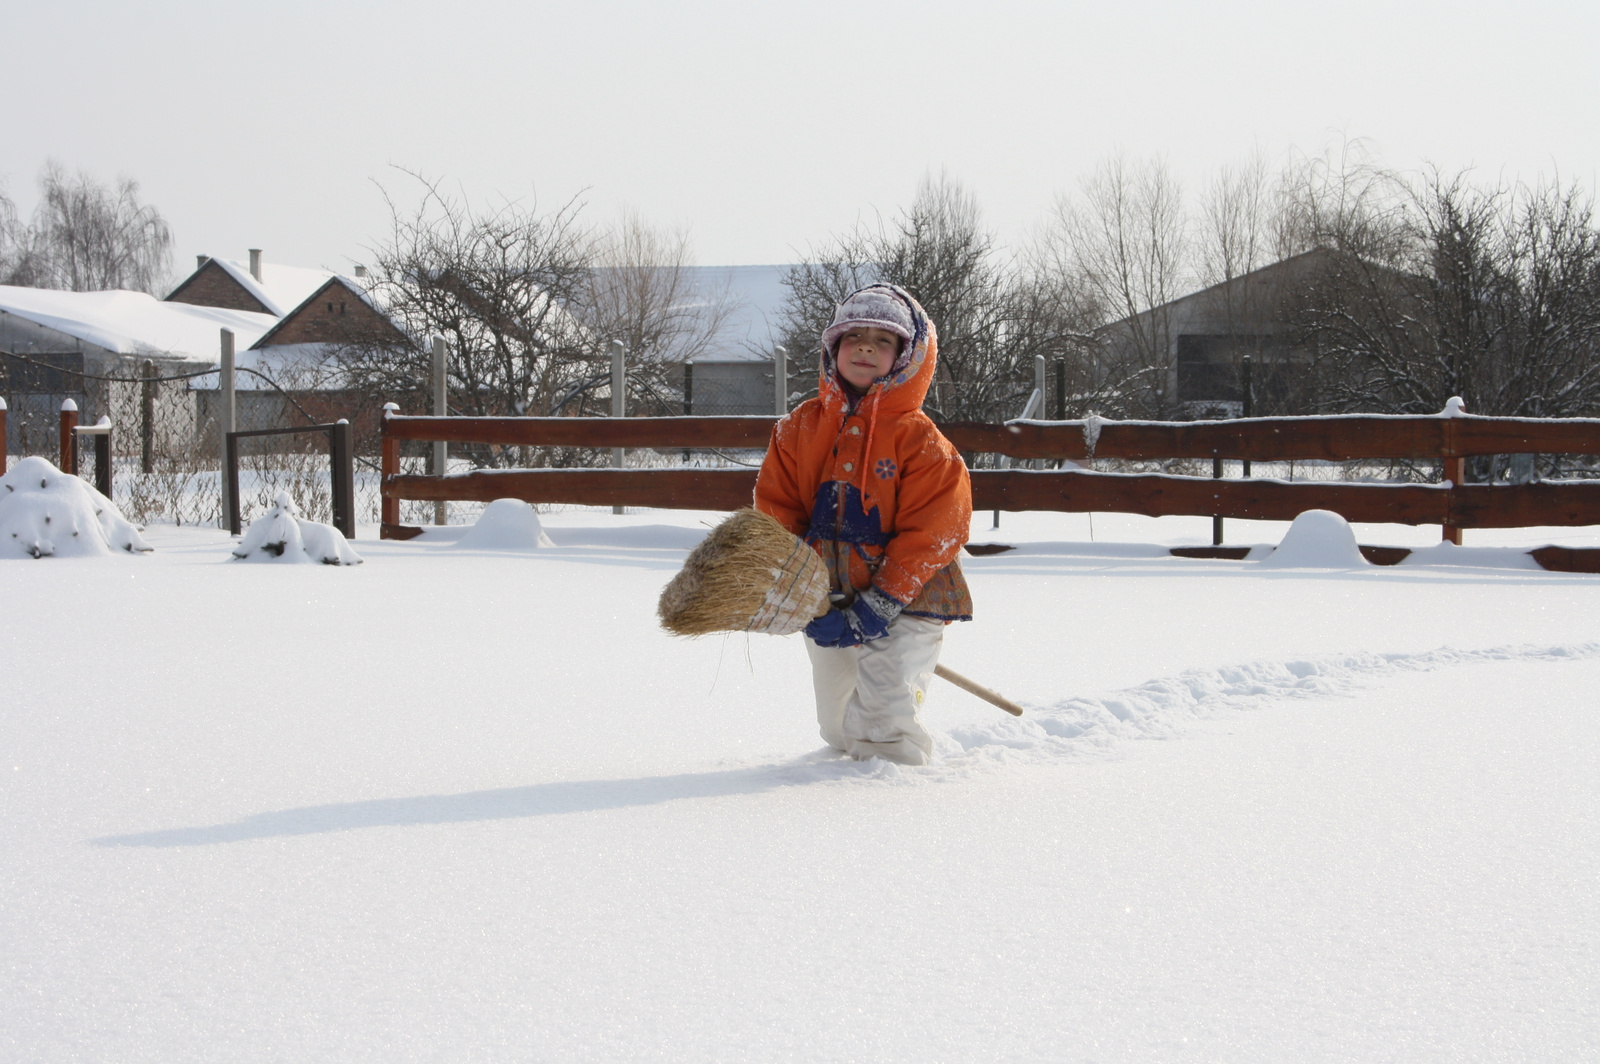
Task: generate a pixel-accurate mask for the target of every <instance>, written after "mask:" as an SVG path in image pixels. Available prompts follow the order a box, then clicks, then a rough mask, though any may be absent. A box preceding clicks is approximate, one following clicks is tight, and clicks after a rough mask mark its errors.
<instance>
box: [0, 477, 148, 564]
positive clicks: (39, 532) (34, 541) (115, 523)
mask: <svg viewBox="0 0 1600 1064" xmlns="http://www.w3.org/2000/svg"><path fill="white" fill-rule="evenodd" d="M0 489H3V490H0V558H47V557H57V558H88V557H94V556H96V555H105V554H113V553H116V552H119V551H125V552H128V553H137V552H140V551H147V550H150V544H148V543H146V542H145V541H144V540H143V539H142V538H141V537H140V536H139V530H138V529H136V528H134V527H133V525H131V524H129V523H128V519H127V518H125V517H123V516H122V512H121V511H119V510H118V509H117V508H116V506H115V505H113V504H112V502H111V500H110V499H108V498H106V497H105V496H104V495H101V494H100V493H99V492H98V491H96V490H95V489H94V488H93V487H92V486H90V484H89V483H88V481H85V480H83V479H82V478H80V477H75V476H72V475H71V474H69V473H63V472H61V470H59V469H57V468H56V467H55V466H53V465H51V464H50V462H49V461H48V460H46V459H44V458H39V457H37V456H30V457H28V458H24V459H23V460H22V461H20V462H18V463H17V464H16V465H15V466H13V467H12V469H11V472H9V473H7V474H6V475H5V476H3V477H0Z"/></svg>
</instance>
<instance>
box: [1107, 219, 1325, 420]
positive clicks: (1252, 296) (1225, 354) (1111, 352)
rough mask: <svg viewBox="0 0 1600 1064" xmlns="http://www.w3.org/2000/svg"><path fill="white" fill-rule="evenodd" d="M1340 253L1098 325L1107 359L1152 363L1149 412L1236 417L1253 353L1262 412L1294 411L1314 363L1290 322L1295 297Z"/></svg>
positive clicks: (1146, 381) (1309, 256)
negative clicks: (1299, 390)
mask: <svg viewBox="0 0 1600 1064" xmlns="http://www.w3.org/2000/svg"><path fill="white" fill-rule="evenodd" d="M1336 254H1338V253H1337V252H1332V251H1327V250H1322V249H1317V250H1313V251H1307V252H1304V253H1302V254H1299V255H1294V256H1291V257H1290V258H1287V259H1283V260H1282V261H1280V262H1274V263H1272V264H1270V265H1267V266H1263V267H1261V268H1260V269H1257V270H1253V271H1251V272H1250V273H1246V274H1242V275H1240V276H1239V277H1235V278H1233V279H1232V280H1229V281H1224V282H1222V283H1221V284H1215V285H1212V286H1211V287H1209V288H1204V289H1201V290H1200V291H1198V292H1193V293H1191V294H1189V295H1186V296H1183V297H1181V298H1179V299H1175V300H1172V301H1171V302H1169V303H1164V304H1162V305H1161V306H1159V307H1154V308H1152V309H1150V310H1147V311H1145V312H1144V313H1142V314H1136V315H1134V316H1133V317H1131V318H1124V319H1122V320H1121V321H1117V322H1113V323H1111V324H1110V325H1107V326H1105V327H1104V328H1102V329H1101V330H1100V331H1099V337H1100V340H1101V343H1102V351H1101V353H1102V355H1103V356H1104V358H1105V360H1106V364H1107V365H1112V364H1119V363H1120V364H1121V365H1122V366H1125V367H1126V366H1148V367H1150V370H1151V371H1152V372H1153V375H1152V374H1147V375H1146V376H1145V378H1143V381H1142V384H1141V387H1143V388H1144V389H1146V394H1145V396H1144V397H1143V405H1144V406H1145V407H1146V408H1147V409H1149V411H1150V412H1151V413H1155V414H1160V415H1165V416H1172V415H1177V416H1183V417H1237V416H1238V415H1239V412H1240V409H1241V407H1242V405H1243V391H1242V386H1241V372H1240V371H1241V366H1242V364H1243V360H1244V357H1245V356H1247V355H1248V356H1249V357H1250V360H1251V368H1252V378H1253V380H1252V384H1253V387H1252V393H1253V395H1254V396H1255V400H1256V412H1257V413H1267V412H1271V413H1296V412H1299V411H1298V410H1297V409H1296V405H1297V389H1296V385H1297V383H1299V382H1300V381H1301V380H1302V379H1303V378H1304V375H1305V371H1306V369H1307V368H1308V367H1309V365H1310V363H1311V353H1310V352H1309V351H1308V350H1305V349H1304V348H1303V347H1300V346H1298V345H1297V343H1296V339H1295V337H1294V335H1293V333H1292V328H1291V324H1290V321H1289V309H1290V305H1291V304H1290V301H1291V300H1292V299H1293V298H1294V296H1295V293H1296V292H1297V291H1299V289H1300V286H1301V285H1303V284H1305V283H1306V282H1309V281H1310V280H1312V279H1313V278H1314V277H1315V276H1316V275H1317V273H1318V271H1320V270H1322V269H1324V268H1325V267H1326V266H1327V265H1328V260H1329V257H1330V256H1333V255H1336Z"/></svg>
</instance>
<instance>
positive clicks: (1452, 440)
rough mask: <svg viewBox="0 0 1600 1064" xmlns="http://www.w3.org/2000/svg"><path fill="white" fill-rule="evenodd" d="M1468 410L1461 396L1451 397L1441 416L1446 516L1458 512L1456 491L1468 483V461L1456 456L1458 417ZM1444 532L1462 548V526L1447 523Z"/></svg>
mask: <svg viewBox="0 0 1600 1064" xmlns="http://www.w3.org/2000/svg"><path fill="white" fill-rule="evenodd" d="M1466 409H1467V406H1466V404H1465V403H1463V402H1462V401H1461V397H1460V396H1451V397H1450V400H1449V401H1448V402H1446V403H1445V404H1444V411H1443V413H1441V414H1440V416H1441V417H1443V418H1444V419H1445V423H1444V434H1443V435H1444V449H1445V454H1444V455H1443V456H1442V457H1441V461H1440V463H1439V464H1440V473H1441V474H1442V479H1444V480H1445V481H1446V482H1448V484H1449V489H1448V491H1449V496H1448V498H1447V501H1446V502H1445V513H1446V514H1454V513H1455V512H1456V507H1455V500H1456V498H1458V496H1457V494H1456V489H1458V488H1461V487H1464V486H1465V485H1466V483H1467V460H1466V458H1464V457H1460V456H1457V455H1456V426H1455V418H1456V416H1457V415H1459V414H1462V413H1465V412H1466ZM1443 531H1444V539H1445V540H1446V541H1448V542H1450V543H1454V544H1455V545H1456V546H1458V547H1459V546H1461V526H1460V525H1452V524H1449V523H1448V522H1447V523H1446V524H1445V526H1444V530H1443Z"/></svg>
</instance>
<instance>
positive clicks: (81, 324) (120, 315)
mask: <svg viewBox="0 0 1600 1064" xmlns="http://www.w3.org/2000/svg"><path fill="white" fill-rule="evenodd" d="M276 321H277V319H276V318H275V317H274V316H272V315H270V314H261V313H256V312H252V311H245V310H232V309H227V308H221V307H200V306H191V305H187V304H183V303H168V302H165V301H162V300H158V299H155V298H154V297H152V296H149V295H146V294H145V293H143V292H126V291H113V292H63V291H58V290H55V289H47V288H16V287H7V286H0V374H3V379H0V393H3V394H4V395H5V396H6V400H7V404H8V406H9V407H10V411H9V416H8V418H7V435H8V437H9V438H8V440H7V444H8V448H9V449H10V450H12V451H13V452H14V453H17V454H24V453H29V452H30V451H33V450H37V449H39V448H40V447H41V446H42V444H43V443H49V444H50V449H51V450H53V449H54V444H53V442H51V441H53V439H54V436H53V434H54V433H55V432H56V427H55V426H56V424H57V420H58V414H59V411H60V409H61V404H62V402H63V401H64V400H67V399H71V400H73V401H74V402H75V403H77V404H78V408H79V413H80V416H81V418H82V420H84V421H85V422H90V421H94V420H97V419H98V418H100V417H101V416H102V415H104V416H109V417H110V418H111V420H112V422H113V424H120V425H125V426H128V425H135V424H137V423H138V419H139V417H140V410H141V406H140V404H141V403H142V398H143V397H142V385H138V384H111V383H109V382H106V381H103V380H99V379H98V378H105V377H122V378H132V377H142V376H144V375H145V373H146V369H147V364H148V368H149V369H150V370H152V371H153V372H154V374H155V375H156V376H161V377H170V376H175V375H178V374H182V373H184V372H187V371H192V370H195V369H199V368H203V367H204V366H205V365H206V364H211V365H215V364H216V362H217V359H218V351H219V349H220V347H221V335H222V330H223V329H231V330H232V331H233V333H234V337H235V345H236V347H239V348H243V347H246V346H248V345H250V344H252V343H255V342H256V341H257V340H258V339H260V338H261V337H262V336H263V335H265V334H266V332H267V330H268V329H270V328H271V327H272V326H273V325H274V324H276ZM157 393H158V394H157V396H156V397H155V399H154V401H155V402H156V403H158V404H159V405H160V407H161V410H160V413H161V415H162V420H163V423H165V424H168V425H170V426H174V428H173V431H188V432H192V431H193V425H194V418H193V415H192V413H189V412H188V409H187V408H188V407H189V406H190V404H186V402H185V398H184V397H186V396H187V394H188V391H187V389H185V388H181V387H173V386H171V385H164V386H159V387H158V388H157ZM169 408H170V409H169ZM180 408H183V409H180ZM184 426H186V427H184Z"/></svg>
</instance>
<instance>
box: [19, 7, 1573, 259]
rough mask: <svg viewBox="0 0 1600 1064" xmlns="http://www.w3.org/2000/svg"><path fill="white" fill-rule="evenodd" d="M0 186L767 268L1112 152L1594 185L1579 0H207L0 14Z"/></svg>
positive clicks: (351, 236)
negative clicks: (103, 192)
mask: <svg viewBox="0 0 1600 1064" xmlns="http://www.w3.org/2000/svg"><path fill="white" fill-rule="evenodd" d="M0 40H3V41H4V42H5V67H4V71H5V86H6V88H5V94H6V98H7V99H6V103H5V105H4V109H3V113H4V115H5V119H4V122H3V124H0V130H3V136H0V180H4V181H5V183H6V186H7V189H8V193H9V195H10V196H11V198H12V199H13V200H14V201H16V203H17V205H18V207H19V209H20V210H22V211H23V212H24V213H26V212H28V211H30V210H31V209H32V206H33V202H34V199H35V192H34V184H35V179H36V176H37V174H38V171H39V168H40V166H41V164H42V163H43V162H44V161H45V159H47V158H55V159H58V160H60V161H61V162H62V163H63V164H65V165H66V166H67V167H69V168H71V169H78V168H82V169H85V170H87V171H89V172H90V173H92V174H95V175H97V176H99V177H101V178H104V179H110V178H112V177H114V176H116V175H118V174H125V175H127V176H130V177H133V178H135V179H136V180H138V181H139V182H140V184H141V186H142V191H143V196H144V198H145V199H146V201H147V202H150V203H153V204H154V205H156V206H157V207H158V208H159V209H160V210H161V211H162V213H163V214H164V215H165V216H166V217H167V219H168V221H169V222H170V223H171V224H172V228H173V232H174V236H175V238H176V243H177V254H178V260H177V262H176V269H177V271H178V273H179V275H180V276H181V274H182V273H183V272H186V270H187V269H188V268H190V267H191V265H192V263H193V261H194V259H193V256H194V255H195V254H196V253H202V252H203V253H207V254H213V255H218V256H223V257H229V258H243V257H244V255H245V250H246V249H247V248H250V247H261V248H264V249H265V250H266V255H267V258H268V259H269V260H270V261H277V262H283V263H288V264H293V265H302V266H324V267H329V268H333V269H348V268H349V266H350V264H351V263H353V262H361V261H365V260H367V259H368V258H370V256H369V255H368V253H367V251H366V250H365V249H366V248H369V247H371V246H372V245H373V244H374V243H375V242H377V241H378V240H380V239H381V238H382V236H383V234H384V232H385V231H386V228H387V219H388V213H387V208H386V206H385V203H384V199H383V196H382V193H381V192H380V189H379V185H381V186H383V187H384V188H386V189H388V190H389V191H390V192H391V194H393V195H394V196H395V197H396V199H397V200H398V201H399V202H401V203H414V202H415V199H416V191H417V189H416V186H415V184H414V182H412V181H411V179H410V178H407V177H405V176H404V175H403V174H402V173H401V172H400V171H399V170H397V169H396V167H405V168H409V169H412V170H416V171H419V172H421V173H424V174H427V175H429V176H431V177H436V178H442V179H444V180H445V182H446V184H447V185H448V186H449V187H451V188H452V189H455V190H457V191H459V192H460V193H462V194H464V195H466V196H468V197H470V198H472V199H473V200H475V201H486V200H488V199H490V198H492V197H498V196H507V197H518V198H522V199H524V200H528V201H533V200H535V199H536V201H537V203H538V204H539V205H540V206H541V207H549V208H553V207H555V206H558V205H560V204H561V203H563V202H565V201H567V200H568V199H570V198H572V197H574V196H578V197H581V198H582V199H583V200H584V201H585V202H586V204H587V206H586V207H585V212H584V213H585V216H586V217H587V218H588V219H589V220H591V221H595V222H603V221H606V220H609V219H610V218H612V217H614V216H615V214H616V213H617V211H618V210H620V209H621V208H623V207H632V208H636V209H638V210H639V211H640V212H641V213H642V214H643V215H644V216H645V217H646V218H647V219H648V220H650V221H652V222H655V223H658V224H663V225H684V226H687V227H689V229H690V232H691V234H692V237H693V241H694V246H695V249H696V254H697V257H698V260H699V261H700V262H702V263H707V264H744V263H771V262H788V261H792V260H793V259H794V258H795V257H796V256H797V255H798V254H800V253H803V251H804V250H805V249H806V248H807V247H808V246H810V245H812V244H815V243H818V242H820V241H823V240H825V239H826V238H827V237H828V235H829V234H831V233H835V232H839V231H841V230H844V229H846V228H848V227H849V226H850V225H851V224H852V223H854V222H855V221H856V219H857V218H858V217H866V218H869V219H870V218H872V217H873V216H874V212H883V213H884V214H892V213H893V212H894V211H895V210H896V209H897V208H898V207H899V206H901V205H903V204H905V203H906V202H908V201H909V200H910V198H911V196H912V194H913V193H914V191H915V189H916V185H917V182H918V180H919V178H921V177H922V176H923V175H924V174H927V173H930V172H933V173H937V172H939V171H941V170H943V171H946V172H948V173H949V174H950V175H952V176H954V177H956V178H958V179H959V180H961V181H962V182H964V183H965V184H966V185H968V186H969V187H970V188H971V189H972V190H973V191H974V192H976V193H977V195H978V198H979V200H980V202H981V203H982V204H983V207H984V210H985V215H986V218H987V219H988V220H989V222H990V223H991V224H992V226H993V227H994V228H995V229H996V230H997V231H998V232H999V233H1000V234H1001V236H1002V238H1004V239H1007V240H1012V239H1015V238H1017V237H1018V236H1020V235H1021V234H1022V233H1023V232H1024V231H1025V230H1026V228H1027V227H1028V226H1030V225H1032V224H1033V223H1035V221H1036V220H1038V219H1039V218H1040V217H1041V216H1042V214H1043V213H1044V211H1045V210H1046V209H1047V208H1048V206H1049V205H1050V203H1051V200H1052V198H1053V197H1054V196H1055V195H1056V194H1057V193H1058V192H1061V191H1069V190H1071V189H1072V188H1073V187H1074V186H1075V185H1076V183H1077V181H1078V179H1079V178H1080V177H1081V176H1082V175H1083V174H1084V173H1085V172H1086V171H1088V170H1089V169H1090V168H1091V167H1093V166H1094V165H1095V164H1096V163H1097V162H1098V161H1100V160H1101V159H1103V158H1105V157H1106V156H1108V155H1109V154H1111V153H1112V152H1115V151H1118V150H1121V151H1123V152H1125V153H1127V154H1129V155H1131V156H1147V155H1160V156H1163V157H1165V158H1166V159H1167V161H1168V163H1169V164H1170V166H1171V167H1172V169H1173V170H1174V171H1175V172H1176V173H1177V174H1178V175H1179V176H1180V177H1181V178H1182V179H1183V181H1184V183H1185V186H1186V188H1188V189H1190V190H1198V189H1199V188H1200V186H1201V185H1202V184H1203V183H1204V181H1205V180H1206V178H1207V176H1208V175H1209V174H1210V173H1212V172H1213V171H1214V170H1215V168H1217V167H1218V166H1221V165H1224V164H1227V163H1230V162H1234V161H1237V160H1239V159H1240V158H1242V157H1243V156H1245V155H1247V154H1248V153H1249V152H1251V151H1252V149H1255V148H1258V147H1259V148H1260V149H1262V150H1264V151H1266V152H1267V153H1269V155H1271V156H1272V157H1274V158H1277V157H1280V156H1282V155H1283V154H1284V153H1286V152H1288V151H1290V150H1292V149H1299V150H1302V151H1308V152H1318V151H1321V150H1323V149H1324V148H1325V147H1326V146H1328V145H1329V144H1330V143H1333V144H1337V143H1338V141H1339V140H1340V138H1356V137H1359V138H1365V139H1366V141H1367V143H1368V145H1369V146H1370V148H1371V149H1372V150H1373V151H1374V152H1375V154H1376V155H1377V156H1378V157H1379V158H1380V159H1381V160H1382V161H1383V162H1385V163H1387V164H1389V165H1392V166H1395V167H1399V168H1414V167H1418V166H1421V165H1422V164H1424V163H1425V162H1429V161H1431V162H1433V163H1436V164H1439V165H1440V166H1443V167H1445V168H1447V169H1452V170H1453V169H1456V168H1460V167H1463V166H1468V165H1472V166H1476V167H1477V168H1478V170H1479V172H1480V173H1481V174H1482V175H1483V176H1484V177H1485V178H1488V179H1494V178H1498V177H1505V178H1508V179H1515V178H1519V177H1520V178H1525V179H1531V178H1534V177H1537V176H1539V175H1541V174H1544V175H1549V174H1551V173H1553V172H1555V171H1556V170H1557V169H1559V171H1560V172H1561V174H1562V176H1563V178H1564V179H1577V180H1581V181H1583V182H1584V183H1586V184H1590V185H1592V184H1593V183H1594V181H1595V175H1596V173H1597V171H1600V139H1597V135H1596V130H1597V124H1596V109H1597V105H1600V62H1597V59H1596V56H1597V53H1600V2H1596V0H1583V2H1566V3H1560V2H1534V0H1520V2H1517V3H1509V2H1507V3H1493V4H1482V3H1472V2H1465V0H1455V2H1451V3H1435V2H1431V0H1430V2H1417V3H1408V2H1405V0H1389V2H1386V3H1354V2H1332V0H1330V2H1323V3H1317V4H1299V3H1287V2H1284V0H1277V2H1274V3H1230V2H1215V0H1214V2H1209V3H1134V2H1126V0H1124V2H1122V3H1109V2H1106V0H1095V2H1094V3H1080V2H1076V0H1073V2H1058V3H1005V2H989V3H959V4H958V3H936V2H928V0H923V2H919V3H905V4H899V3H849V4H830V3H819V2H816V0H806V2H803V3H802V2H789V3H784V4H763V3H759V2H750V0H746V2H743V3H729V4H713V3H642V2H622V3H600V2H579V0H569V2H566V3H543V2H537V0H534V2H528V0H523V2H515V3H490V2H474V0H456V2H454V3H450V4H445V3H439V2H432V3H412V2H409V0H385V2H382V3H353V2H341V0H318V2H316V3H300V2H285V0H272V2H270V3H256V4H235V3H227V2H218V0H207V2H204V3H162V2H154V3H130V2H127V0H107V2H81V3H80V2H74V0H0Z"/></svg>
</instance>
